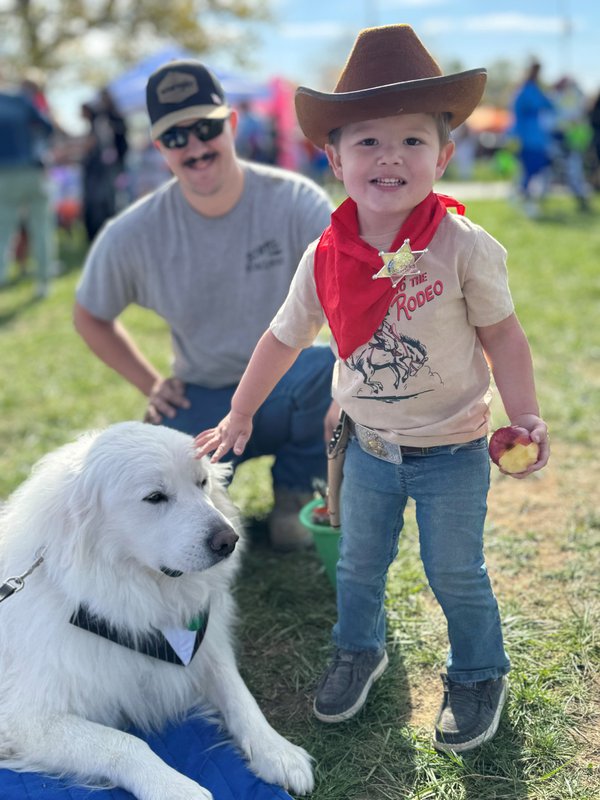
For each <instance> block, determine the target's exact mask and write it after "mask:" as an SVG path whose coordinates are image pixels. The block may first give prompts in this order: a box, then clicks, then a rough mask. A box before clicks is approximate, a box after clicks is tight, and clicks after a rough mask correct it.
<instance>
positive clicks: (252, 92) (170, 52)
mask: <svg viewBox="0 0 600 800" xmlns="http://www.w3.org/2000/svg"><path fill="white" fill-rule="evenodd" d="M182 58H197V56H196V55H194V54H193V53H190V52H189V51H188V50H184V49H183V48H181V47H177V46H171V47H166V48H164V49H162V50H160V51H158V52H157V53H154V54H153V55H151V56H148V57H147V58H144V59H142V60H141V61H140V62H139V63H137V64H136V65H135V66H133V67H131V68H130V69H128V70H127V71H126V72H124V73H123V74H122V75H119V76H118V77H117V78H115V79H114V80H113V81H111V82H110V83H109V84H108V90H109V92H110V93H111V95H112V97H113V99H114V100H115V102H116V104H117V106H118V108H119V109H120V111H121V113H122V114H125V115H128V114H133V113H136V112H139V111H145V109H146V83H147V81H148V78H149V76H150V75H151V74H152V73H153V72H154V70H156V69H158V68H159V67H160V66H162V64H166V63H167V62H168V61H173V60H175V59H182ZM201 60H202V59H201ZM203 63H206V66H208V67H209V68H210V69H212V71H213V72H214V73H215V75H216V76H217V78H218V79H219V80H220V81H221V83H222V85H223V89H224V90H225V94H226V95H227V99H228V101H229V102H230V103H231V104H232V105H236V104H237V103H241V102H242V101H244V100H248V101H250V100H268V99H269V97H270V95H271V88H270V86H269V84H268V83H260V82H259V81H253V80H250V79H249V78H246V77H244V76H243V75H240V74H236V73H233V72H225V71H223V70H219V69H216V68H213V67H212V66H211V64H210V63H209V62H204V61H203Z"/></svg>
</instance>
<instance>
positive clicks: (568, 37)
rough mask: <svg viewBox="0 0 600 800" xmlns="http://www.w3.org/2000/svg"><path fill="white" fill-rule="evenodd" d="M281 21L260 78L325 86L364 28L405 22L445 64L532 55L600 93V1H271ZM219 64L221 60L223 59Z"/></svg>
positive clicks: (260, 53) (260, 58)
mask: <svg viewBox="0 0 600 800" xmlns="http://www.w3.org/2000/svg"><path fill="white" fill-rule="evenodd" d="M271 1H272V8H273V9H274V13H275V17H276V20H277V21H276V22H275V24H274V25H272V26H271V27H269V28H268V29H267V30H265V31H264V32H263V35H262V37H261V38H262V43H261V46H260V47H259V48H257V50H256V53H255V61H256V63H257V67H256V69H255V70H254V73H255V74H256V75H257V76H258V77H267V76H268V75H269V74H279V75H283V76H284V77H287V78H289V79H291V80H292V81H294V82H296V83H300V84H303V85H307V86H311V87H312V88H318V89H323V90H325V91H331V90H332V89H333V86H322V85H319V84H320V79H321V75H322V73H323V72H324V69H323V68H324V67H328V66H329V67H334V66H336V67H337V69H336V70H335V73H334V74H336V75H337V74H338V73H339V71H340V70H341V68H342V66H343V63H344V61H345V58H346V56H347V54H348V52H349V50H350V48H351V46H352V43H353V41H354V39H355V37H356V34H357V33H358V31H359V30H360V29H361V28H365V27H370V26H375V25H387V24H391V23H398V22H405V23H408V24H410V25H411V26H412V27H413V28H414V30H415V31H416V33H417V35H418V36H419V38H420V39H421V40H422V41H423V42H424V44H425V45H426V47H427V48H428V49H429V50H430V52H431V53H432V54H433V55H434V56H435V58H436V59H437V60H438V61H439V62H440V63H441V64H442V65H443V64H444V63H451V62H452V61H454V60H456V59H460V61H461V63H462V66H463V68H464V69H472V68H475V67H482V66H486V67H488V68H489V66H491V65H492V64H493V63H494V62H495V61H498V60H500V59H508V60H511V61H512V62H514V63H515V64H517V65H519V66H520V67H521V68H522V69H520V70H519V74H520V73H521V72H522V70H524V68H525V66H526V64H527V62H528V60H529V59H530V58H531V57H536V58H538V59H539V60H540V61H541V62H542V64H543V66H544V78H545V80H546V81H548V82H552V81H555V80H557V79H558V78H560V77H561V76H562V75H563V74H565V73H570V74H572V75H574V76H575V77H576V78H577V79H578V81H579V83H580V85H581V86H582V88H583V89H584V90H585V91H586V92H587V93H589V94H591V95H595V94H596V93H597V92H598V91H600V46H599V41H600V4H599V3H597V2H596V0H501V1H498V0H458V2H457V0H271ZM217 60H220V59H218V58H217Z"/></svg>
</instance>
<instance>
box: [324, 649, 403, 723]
mask: <svg viewBox="0 0 600 800" xmlns="http://www.w3.org/2000/svg"><path fill="white" fill-rule="evenodd" d="M388 664H389V658H388V654H387V652H386V651H385V650H384V652H383V657H382V659H381V661H380V662H379V664H378V665H377V667H376V668H375V669H374V670H373V672H372V673H371V675H370V676H369V679H368V681H367V682H366V683H365V686H364V689H363V690H362V692H361V693H360V695H359V697H358V699H357V701H356V702H355V703H354V705H353V706H351V707H350V708H348V709H346V711H342V712H341V713H340V714H323V713H321V712H320V711H317V707H316V701H315V702H314V703H313V713H314V715H315V717H316V718H317V719H318V720H320V721H321V722H344V720H347V719H350V718H351V717H353V716H354V715H355V714H357V713H358V712H359V711H360V710H361V708H362V707H363V706H364V704H365V701H366V699H367V695H368V694H369V691H370V689H371V686H373V684H374V683H375V681H376V680H377V679H378V678H381V676H382V675H383V673H384V672H385V670H386V668H387V665H388Z"/></svg>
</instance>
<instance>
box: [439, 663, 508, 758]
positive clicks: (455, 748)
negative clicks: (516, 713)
mask: <svg viewBox="0 0 600 800" xmlns="http://www.w3.org/2000/svg"><path fill="white" fill-rule="evenodd" d="M507 695H508V680H507V679H506V678H503V685H502V694H501V695H500V700H499V701H498V708H497V709H496V713H495V714H494V719H493V720H492V721H491V723H490V725H489V727H488V728H487V730H485V731H484V732H483V733H480V734H479V736H476V737H475V738H474V739H470V740H469V741H468V742H459V743H458V744H450V743H449V742H444V741H439V740H438V739H436V738H434V740H433V746H434V747H435V749H436V750H440V751H441V752H443V753H464V751H465V750H473V749H474V748H475V747H479V745H482V744H483V743H484V742H489V741H490V739H493V738H494V736H495V735H496V731H497V730H498V725H499V724H500V717H501V716H502V710H503V708H504V704H505V703H506V697H507Z"/></svg>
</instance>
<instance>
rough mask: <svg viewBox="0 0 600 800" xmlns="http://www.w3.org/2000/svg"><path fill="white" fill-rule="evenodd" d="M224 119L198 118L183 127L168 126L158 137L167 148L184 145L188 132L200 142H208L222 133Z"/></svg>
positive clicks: (187, 139)
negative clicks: (196, 120) (191, 123)
mask: <svg viewBox="0 0 600 800" xmlns="http://www.w3.org/2000/svg"><path fill="white" fill-rule="evenodd" d="M226 121H227V120H225V119H199V120H198V122H194V124H193V125H189V126H187V127H185V128H181V127H178V126H174V127H173V128H169V130H168V131H165V132H164V133H163V134H161V136H159V139H160V142H161V143H162V144H163V145H164V146H165V147H166V148H167V149H168V150H175V149H178V148H181V147H185V146H186V145H187V143H188V141H189V139H190V133H193V134H194V136H195V137H196V139H200V141H201V142H209V141H210V140H211V139H216V138H217V136H220V135H221V134H222V133H223V128H224V127H225V122H226Z"/></svg>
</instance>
